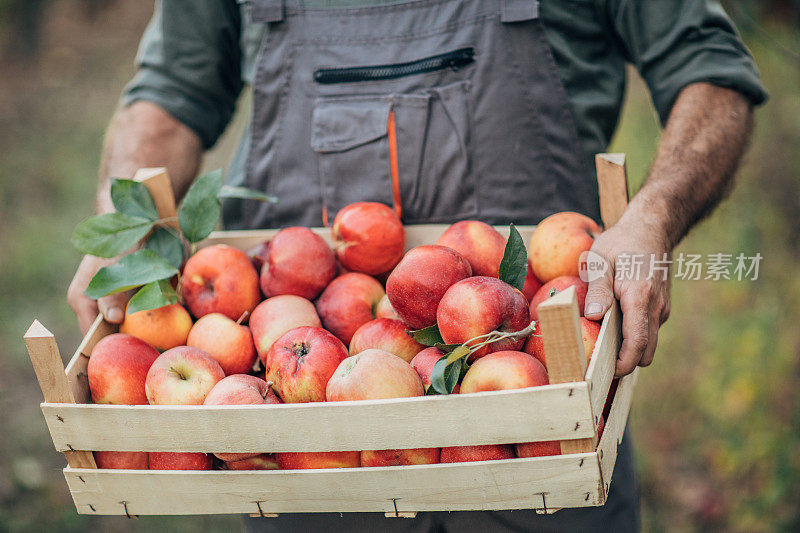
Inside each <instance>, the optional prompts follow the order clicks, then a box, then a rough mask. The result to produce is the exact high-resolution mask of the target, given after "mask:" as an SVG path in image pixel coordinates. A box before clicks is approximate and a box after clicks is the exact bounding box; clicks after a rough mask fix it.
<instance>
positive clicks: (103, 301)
mask: <svg viewBox="0 0 800 533" xmlns="http://www.w3.org/2000/svg"><path fill="white" fill-rule="evenodd" d="M127 302H128V293H127V292H121V293H118V294H112V295H110V296H103V297H102V298H100V299H99V300H97V308H98V309H99V310H100V312H101V313H103V316H104V317H105V319H106V322H110V323H112V324H119V323H121V322H122V320H123V319H124V318H125V306H126V305H127Z"/></svg>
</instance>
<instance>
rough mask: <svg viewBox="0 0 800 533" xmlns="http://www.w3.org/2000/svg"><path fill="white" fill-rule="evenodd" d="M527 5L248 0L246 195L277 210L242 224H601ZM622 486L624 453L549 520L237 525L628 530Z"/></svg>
mask: <svg viewBox="0 0 800 533" xmlns="http://www.w3.org/2000/svg"><path fill="white" fill-rule="evenodd" d="M553 1H558V0H553ZM538 7H539V5H538V2H537V1H536V0H462V1H459V0H429V1H423V0H415V1H406V2H400V3H392V4H389V5H383V6H376V7H357V8H339V9H330V8H328V9H307V8H304V7H302V2H301V1H300V0H250V10H249V13H250V17H251V19H252V21H253V22H261V23H266V30H265V33H264V37H263V41H262V43H261V48H260V50H259V55H258V58H257V60H256V73H255V79H254V82H253V117H252V123H251V130H250V153H249V159H248V161H247V171H246V185H247V186H249V187H252V188H256V189H260V190H265V191H266V192H267V193H269V194H272V195H275V196H277V197H279V198H280V203H279V204H277V205H270V204H263V203H257V202H246V203H245V204H244V217H243V219H244V221H245V224H246V225H247V226H249V227H252V228H264V227H285V226H292V225H303V226H319V225H321V224H322V223H323V222H325V220H326V219H328V220H330V221H332V220H333V217H334V216H335V214H336V212H337V211H338V210H339V209H341V208H342V207H344V206H345V205H347V204H349V203H352V202H356V201H362V200H367V201H378V202H383V203H386V204H388V205H395V206H396V207H399V205H398V204H400V205H401V206H402V213H403V221H404V222H405V223H408V224H414V223H423V222H442V223H447V222H455V221H457V220H463V219H479V220H483V221H485V222H488V223H492V224H507V223H509V222H515V223H517V224H535V223H537V222H539V221H540V220H541V219H542V218H544V217H545V216H547V215H549V214H551V213H553V212H556V211H565V210H569V211H578V212H581V213H584V214H587V215H589V216H591V217H593V218H595V219H598V218H599V216H598V215H599V209H598V200H597V186H596V182H595V179H594V171H593V169H592V168H589V167H588V165H587V161H589V160H590V159H589V158H588V157H586V154H585V153H584V152H583V147H582V146H581V144H580V141H579V139H578V135H577V132H576V128H575V123H574V120H573V115H572V113H571V110H570V107H569V102H568V99H567V95H566V92H565V90H564V87H563V85H562V83H561V80H560V78H559V72H558V69H557V66H556V64H555V61H554V59H553V57H552V55H551V51H550V47H549V45H548V43H547V40H546V38H545V34H544V31H543V29H542V26H541V22H540V21H539V19H538ZM390 117H391V121H390ZM390 122H391V123H392V127H391V128H390V127H389V124H390ZM392 152H393V155H395V156H396V157H395V158H394V161H393V163H394V162H395V161H396V164H394V165H391V164H390V153H392ZM392 169H394V172H393V171H392ZM634 485H635V483H634V478H633V469H632V464H631V454H630V451H629V447H628V445H627V443H623V445H622V447H621V449H620V454H619V456H618V459H617V467H616V469H615V472H614V477H613V483H612V490H611V496H610V499H609V503H608V504H607V505H606V506H604V507H602V508H591V509H583V510H563V511H559V512H558V513H556V514H555V515H552V516H540V515H536V514H535V513H534V512H533V511H513V512H476V513H421V514H419V515H418V517H417V518H415V519H413V520H408V519H387V518H384V517H383V515H379V514H376V515H369V514H355V515H353V514H345V515H344V516H343V517H340V516H339V515H338V514H335V515H282V516H280V517H278V518H273V519H255V520H251V521H249V523H248V527H250V528H253V529H255V530H260V531H316V530H322V529H335V530H342V531H395V530H397V531H473V530H483V531H498V530H509V531H530V530H535V531H561V530H567V531H572V530H581V531H584V530H591V529H592V528H595V529H597V528H599V530H601V531H615V532H616V531H632V530H635V529H636V528H637V527H638V499H637V497H636V491H635V487H634Z"/></svg>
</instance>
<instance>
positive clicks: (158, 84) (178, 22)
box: [122, 0, 243, 148]
mask: <svg viewBox="0 0 800 533" xmlns="http://www.w3.org/2000/svg"><path fill="white" fill-rule="evenodd" d="M240 17H241V16H240V13H239V8H238V5H237V3H236V1H235V0H159V1H158V2H157V3H156V7H155V12H154V14H153V18H152V19H151V20H150V23H149V24H148V26H147V29H146V30H145V32H144V35H143V37H142V40H141V43H140V45H139V52H138V54H137V58H136V63H137V67H138V70H137V72H136V75H135V76H134V78H133V79H132V80H131V82H130V83H129V84H128V85H127V87H126V88H125V91H124V93H123V95H122V102H123V104H124V105H129V104H131V103H133V102H136V101H138V100H147V101H150V102H153V103H155V104H158V105H159V106H161V107H163V108H164V109H165V110H166V111H167V112H168V113H169V114H171V115H172V116H174V117H175V118H176V119H178V120H179V121H181V122H182V123H184V124H185V125H186V126H188V127H189V128H191V129H192V130H193V131H194V132H195V133H197V135H198V136H199V137H200V139H201V140H202V143H203V147H204V148H210V147H211V146H213V145H214V143H215V142H216V141H217V139H218V138H219V136H220V135H221V134H222V132H223V131H224V130H225V127H226V126H227V125H228V122H229V121H230V119H231V116H232V115H233V111H234V108H235V105H236V100H237V98H238V96H239V93H240V92H241V90H242V85H243V84H242V79H241V55H242V53H241V49H240V46H239V38H240V33H241V18H240Z"/></svg>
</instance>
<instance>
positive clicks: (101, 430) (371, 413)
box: [25, 154, 636, 516]
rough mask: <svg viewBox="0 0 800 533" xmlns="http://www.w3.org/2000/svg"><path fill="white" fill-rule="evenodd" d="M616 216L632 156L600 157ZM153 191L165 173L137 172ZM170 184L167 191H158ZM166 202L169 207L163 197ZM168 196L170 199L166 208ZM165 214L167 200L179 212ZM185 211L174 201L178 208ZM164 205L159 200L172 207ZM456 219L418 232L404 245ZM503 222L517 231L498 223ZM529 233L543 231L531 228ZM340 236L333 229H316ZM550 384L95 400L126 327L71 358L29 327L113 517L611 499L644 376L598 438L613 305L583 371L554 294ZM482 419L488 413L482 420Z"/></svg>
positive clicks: (84, 502)
mask: <svg viewBox="0 0 800 533" xmlns="http://www.w3.org/2000/svg"><path fill="white" fill-rule="evenodd" d="M598 176H599V180H600V184H601V188H600V190H601V207H602V213H603V219H604V222H605V223H606V226H610V225H611V224H613V223H614V222H615V221H616V220H617V218H618V217H619V215H620V214H621V212H622V210H623V209H624V206H625V203H626V201H627V190H626V188H625V174H624V158H620V157H619V156H617V155H615V154H605V155H599V156H598ZM139 178H141V179H143V180H144V181H145V183H146V184H147V185H148V187H149V188H150V189H151V191H152V192H154V196H155V195H156V194H161V193H163V192H164V190H167V191H168V190H169V189H168V187H167V188H166V189H165V188H164V184H167V185H168V182H167V180H166V175H165V174H164V173H158V172H147V173H142V174H140V175H139ZM157 191H161V193H157ZM156 199H157V204H159V208H160V209H162V205H163V203H164V202H163V201H162V200H160V199H159V198H156ZM167 204H169V202H167ZM167 209H169V206H168V207H167ZM172 209H173V210H174V202H172ZM162 210H163V209H162ZM446 227H447V226H445V225H419V226H407V228H406V229H407V241H408V242H407V244H408V247H413V246H417V245H420V244H424V243H431V242H434V241H435V240H436V239H437V238H438V236H439V235H440V234H441V232H443V231H444V229H445V228H446ZM498 229H501V230H502V231H507V229H503V228H498ZM519 229H520V232H521V233H522V236H523V237H524V238H525V241H526V242H527V241H528V237H529V236H530V232H531V231H532V229H533V228H532V227H520V228H519ZM314 231H315V232H317V233H318V234H320V235H322V236H323V237H324V238H326V239H329V233H330V231H329V230H328V229H325V228H317V229H315V230H314ZM274 233H275V231H274V230H264V231H237V232H218V233H214V234H212V235H211V236H210V237H209V239H208V240H207V241H206V242H204V243H203V244H204V245H209V244H214V243H227V244H231V245H233V246H236V247H239V248H242V249H246V248H248V247H250V246H251V245H253V244H256V243H258V242H261V241H263V240H264V239H267V238H269V237H271V236H272V235H274ZM539 310H540V320H541V321H542V323H543V324H544V329H545V331H546V334H545V337H544V342H545V346H546V349H547V353H548V366H549V367H550V368H549V371H550V381H551V384H550V385H546V386H541V387H533V388H528V389H520V390H509V391H494V392H481V393H474V394H461V395H449V396H426V397H419V398H402V399H391V400H373V401H360V402H331V403H311V404H282V405H269V406H266V405H253V406H215V407H205V406H151V405H140V406H121V405H94V404H92V403H90V402H91V399H90V396H89V389H88V383H87V375H86V369H87V364H88V360H89V355H90V354H91V351H92V348H93V347H94V346H95V344H96V343H97V342H98V341H99V340H100V339H101V338H103V337H104V336H106V335H109V334H111V333H114V332H115V331H116V328H115V326H113V325H111V324H108V323H106V322H105V321H103V320H102V318H101V317H98V319H97V320H96V321H95V323H94V325H93V326H92V328H91V330H90V331H89V332H88V333H87V335H86V337H85V338H84V339H83V341H82V342H81V344H80V346H79V347H78V349H77V351H76V352H75V355H74V356H73V357H72V359H71V360H70V362H69V364H68V365H67V367H66V371H65V370H64V368H63V364H62V362H61V358H60V356H59V352H58V347H57V345H56V342H55V339H54V338H53V335H52V334H51V333H50V332H49V331H47V330H46V329H45V328H44V326H42V325H41V324H40V323H39V322H38V321H35V322H34V323H33V324H32V325H31V327H30V329H29V330H28V332H27V333H26V335H25V342H26V344H27V346H28V350H29V353H30V356H31V361H32V363H33V366H34V369H35V371H36V375H37V378H38V379H39V383H40V385H41V388H42V392H43V393H44V398H45V401H44V403H42V412H43V413H44V417H45V421H46V423H47V426H48V429H49V430H50V434H51V437H52V439H53V443H54V445H55V448H56V450H58V451H60V452H64V454H65V455H66V457H67V461H68V463H69V466H68V467H67V468H65V469H64V475H65V477H66V480H67V484H68V485H69V488H70V492H71V493H72V497H73V500H74V502H75V507H76V509H77V511H78V512H79V513H81V514H101V515H128V516H133V515H172V514H227V513H248V514H254V515H260V516H269V515H273V514H274V513H296V512H384V513H386V514H387V516H413V515H414V514H415V513H416V512H417V511H444V510H453V511H455V510H488V509H492V510H501V509H536V510H538V511H541V512H545V513H550V512H553V511H556V510H558V509H559V508H564V507H585V506H597V505H603V504H604V503H605V501H606V498H607V496H608V490H609V485H610V483H611V474H612V471H613V468H614V463H615V460H616V455H617V446H618V445H619V443H620V441H621V439H622V434H623V431H624V429H625V424H626V420H627V416H628V410H629V408H630V403H631V396H632V393H633V389H634V386H635V383H636V372H634V373H633V374H631V375H629V376H626V377H625V378H623V379H621V380H620V382H619V385H618V387H617V389H616V393H615V396H614V399H613V403H612V406H611V411H610V414H609V415H608V419H607V421H606V426H605V431H604V433H603V436H602V438H601V439H600V441H599V442H598V440H597V424H598V422H599V417H600V416H601V414H602V410H603V406H604V404H605V401H606V397H607V395H608V392H609V389H610V387H611V383H612V379H613V374H614V367H615V361H616V355H617V352H618V351H619V347H620V342H621V333H620V332H621V317H620V311H619V308H618V306H613V307H612V309H611V310H610V311H609V312H608V313H607V314H606V316H605V318H604V319H603V323H602V327H601V330H600V335H599V337H598V340H597V343H596V346H595V349H594V353H593V354H592V356H591V361H590V363H589V365H588V368H586V358H585V354H584V353H583V343H582V340H581V334H580V326H579V313H578V308H577V303H576V298H575V292H574V290H568V291H564V292H562V293H560V294H558V295H556V296H555V297H553V298H551V299H550V300H548V301H547V302H546V303H544V304H542V306H541V307H540V308H539ZM478 413H479V414H480V415H479V416H478ZM549 440H559V441H561V448H562V455H558V456H550V457H536V458H523V459H509V460H501V461H485V462H473V463H452V464H434V465H421V466H399V467H378V468H352V469H334V470H295V471H280V470H276V471H151V470H104V469H98V468H97V467H96V465H95V462H94V459H93V456H92V453H91V450H110V451H138V450H143V451H176V452H177V451H180V452H280V451H332V450H374V449H392V448H419V447H440V446H456V445H475V444H494V443H517V442H528V441H549Z"/></svg>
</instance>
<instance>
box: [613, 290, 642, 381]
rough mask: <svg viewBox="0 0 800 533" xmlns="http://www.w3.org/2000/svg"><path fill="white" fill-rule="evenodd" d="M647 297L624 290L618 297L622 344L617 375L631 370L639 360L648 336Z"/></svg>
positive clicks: (623, 374)
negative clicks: (620, 296) (619, 297)
mask: <svg viewBox="0 0 800 533" xmlns="http://www.w3.org/2000/svg"><path fill="white" fill-rule="evenodd" d="M648 307H649V306H648V303H647V298H646V297H644V296H643V295H642V294H638V293H633V292H631V291H628V292H626V293H625V294H623V295H622V298H621V299H620V308H621V310H622V346H621V347H620V350H619V359H618V360H617V371H616V375H617V377H620V376H625V375H627V374H630V373H631V372H633V369H634V368H636V365H638V364H639V361H641V359H642V356H643V355H644V352H645V349H646V348H647V343H648V339H649V336H650V317H649V309H648Z"/></svg>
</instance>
